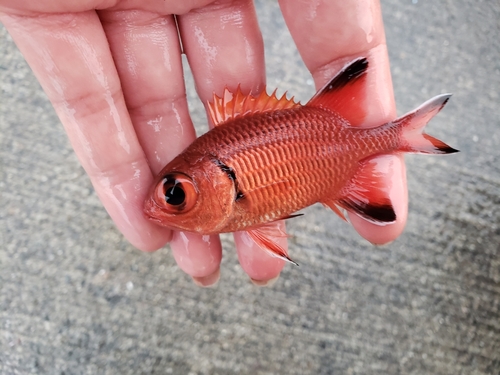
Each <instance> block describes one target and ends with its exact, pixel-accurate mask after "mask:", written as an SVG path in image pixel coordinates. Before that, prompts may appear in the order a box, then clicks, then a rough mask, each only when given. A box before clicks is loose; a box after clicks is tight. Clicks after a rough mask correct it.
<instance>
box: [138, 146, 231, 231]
mask: <svg viewBox="0 0 500 375" xmlns="http://www.w3.org/2000/svg"><path fill="white" fill-rule="evenodd" d="M234 196H235V192H234V184H233V182H232V181H231V180H230V179H229V178H228V176H227V174H226V173H224V171H223V170H221V168H220V167H219V166H218V165H217V164H216V163H215V162H214V160H213V158H211V157H210V156H208V155H196V154H193V153H191V154H181V155H179V156H178V157H176V158H175V159H174V160H172V161H171V162H170V163H169V164H168V165H167V166H165V168H163V170H162V171H161V172H160V173H159V174H158V176H157V178H156V180H155V182H154V184H153V186H152V188H151V191H150V193H149V195H148V196H147V198H146V201H145V203H144V212H145V214H146V216H147V217H148V218H149V219H150V220H152V221H153V222H155V223H157V224H159V225H161V226H164V227H168V228H171V229H176V230H182V231H188V232H196V233H200V234H209V233H220V232H221V230H222V229H223V228H224V226H225V225H226V223H227V221H228V220H229V219H230V217H231V213H232V211H233V205H234Z"/></svg>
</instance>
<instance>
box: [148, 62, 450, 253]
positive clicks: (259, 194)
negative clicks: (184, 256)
mask: <svg viewBox="0 0 500 375" xmlns="http://www.w3.org/2000/svg"><path fill="white" fill-rule="evenodd" d="M367 66H368V62H367V60H366V59H358V60H355V61H354V62H352V63H351V64H349V65H348V66H346V67H345V68H344V69H343V70H342V71H341V72H340V73H339V74H338V75H337V76H336V77H335V78H333V79H332V81H330V82H329V84H328V85H326V86H325V87H324V88H323V89H322V90H320V91H319V92H318V93H317V94H316V95H315V96H314V97H313V98H312V99H311V100H310V101H309V102H308V103H307V104H306V105H305V106H302V105H300V104H297V103H295V102H294V101H293V100H287V99H286V98H285V97H284V96H283V97H282V98H281V99H277V98H276V96H275V94H272V95H271V96H268V95H267V94H265V93H263V94H261V95H260V96H258V97H252V96H243V95H242V94H241V92H240V91H239V90H238V92H237V93H236V94H231V93H230V92H229V91H227V90H226V92H225V93H224V95H223V97H222V98H219V97H216V96H214V102H213V103H211V104H209V109H210V114H211V118H212V121H213V123H214V124H215V128H214V129H212V130H211V131H209V132H208V133H206V134H204V135H203V136H201V137H199V138H198V139H197V140H195V141H194V142H193V143H192V144H191V145H190V146H189V147H188V148H187V149H186V150H185V151H183V152H182V153H181V154H180V155H178V156H177V157H176V158H175V159H174V160H172V161H171V162H170V163H169V164H168V165H167V166H166V167H165V168H164V169H163V170H162V171H161V172H160V174H159V176H158V178H157V180H156V181H155V185H154V186H153V188H152V192H151V195H150V196H149V197H148V198H147V199H146V202H145V212H146V214H147V216H148V217H149V218H150V219H151V220H153V221H155V222H157V223H159V224H160V225H164V226H167V227H169V228H173V229H178V230H184V231H192V232H197V233H200V234H212V233H222V232H234V231H242V230H247V231H248V233H249V234H250V236H251V237H252V238H253V239H254V240H255V241H256V242H257V243H258V244H259V245H260V246H261V247H263V248H264V249H266V250H268V251H270V252H271V253H272V254H274V255H276V256H280V257H284V258H286V259H288V257H287V255H286V253H285V252H284V251H283V250H282V249H281V248H280V247H279V246H278V245H277V244H276V243H275V242H274V241H273V240H272V238H270V236H271V237H272V236H273V233H269V232H266V228H268V227H266V223H269V222H272V221H275V220H279V219H283V218H288V217H291V215H292V214H293V213H295V212H297V211H298V210H300V209H302V208H305V207H307V206H310V205H312V204H314V203H317V202H321V203H323V204H324V205H326V206H328V207H330V208H332V209H333V210H334V211H335V212H336V213H337V214H338V215H340V216H341V217H343V214H342V212H341V210H340V209H341V208H344V209H348V210H351V211H354V212H356V213H357V214H359V215H361V216H363V217H364V218H366V219H368V220H370V221H372V222H374V223H377V224H381V225H383V224H387V223H390V222H394V221H395V220H396V215H395V212H394V209H393V207H392V203H391V201H390V198H389V195H388V192H387V191H386V190H385V189H386V187H385V186H384V184H383V183H382V180H383V178H382V177H383V176H381V175H380V172H378V171H376V170H375V164H374V163H373V158H374V157H375V156H377V155H381V154H388V153H394V152H417V153H436V154H440V153H441V154H442V153H452V152H456V150H454V149H453V148H451V147H449V146H448V145H446V144H444V143H443V142H441V141H439V140H437V139H435V138H433V137H431V136H429V135H427V134H425V133H423V131H422V130H423V128H424V126H425V125H426V124H427V122H428V121H429V120H430V119H431V118H432V117H433V116H434V115H435V114H436V113H438V112H439V110H440V109H441V108H442V107H443V106H444V104H445V103H446V101H447V100H448V98H449V95H441V96H438V97H435V98H434V99H431V100H429V101H428V102H426V103H424V104H423V105H422V106H420V107H419V108H418V109H416V110H414V111H413V112H410V113H409V114H407V115H405V116H403V117H402V118H400V119H397V120H395V121H393V122H389V123H386V124H383V125H381V126H379V127H376V128H370V129H365V128H360V127H356V126H353V125H358V124H360V123H361V122H362V121H363V120H364V112H363V110H362V104H361V103H362V98H363V90H364V85H365V82H364V78H365V76H366V69H367Z"/></svg>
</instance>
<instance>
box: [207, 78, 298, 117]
mask: <svg viewBox="0 0 500 375" xmlns="http://www.w3.org/2000/svg"><path fill="white" fill-rule="evenodd" d="M207 106H208V113H209V115H210V119H211V120H212V123H213V124H214V126H217V125H220V124H223V123H224V122H227V121H229V120H231V119H233V118H235V117H238V116H244V115H247V114H252V113H257V112H267V111H276V110H280V109H290V108H297V107H301V104H300V103H296V102H295V101H294V100H293V97H292V98H290V99H287V97H286V93H284V94H283V96H282V97H281V98H279V99H278V97H277V96H276V90H274V91H273V93H272V94H271V95H268V94H267V93H266V90H263V91H262V92H261V93H260V94H259V95H257V96H253V95H251V94H249V95H244V94H243V93H242V92H241V88H240V86H239V85H238V88H237V89H236V93H234V94H233V93H232V92H231V91H229V90H228V89H227V87H226V88H225V89H224V93H223V94H222V96H221V97H219V96H217V95H216V94H215V93H214V97H213V100H212V102H211V103H210V102H209V103H207Z"/></svg>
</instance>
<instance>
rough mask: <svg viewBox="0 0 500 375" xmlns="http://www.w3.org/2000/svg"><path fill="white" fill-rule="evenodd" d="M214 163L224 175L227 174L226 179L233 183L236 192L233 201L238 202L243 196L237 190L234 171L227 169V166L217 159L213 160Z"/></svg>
mask: <svg viewBox="0 0 500 375" xmlns="http://www.w3.org/2000/svg"><path fill="white" fill-rule="evenodd" d="M214 163H215V164H216V165H217V166H218V167H219V168H220V169H221V170H222V172H224V173H225V174H227V177H229V179H230V180H231V181H233V183H234V189H235V191H236V195H235V198H234V200H235V201H239V200H240V199H242V198H244V197H245V195H244V194H243V192H242V191H241V190H239V188H238V180H237V179H236V173H234V169H233V168H231V167H229V166H227V165H226V164H224V163H223V162H222V161H220V160H219V159H214Z"/></svg>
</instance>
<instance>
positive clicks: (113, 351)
mask: <svg viewBox="0 0 500 375" xmlns="http://www.w3.org/2000/svg"><path fill="white" fill-rule="evenodd" d="M258 11H259V17H260V22H261V26H262V28H263V32H264V35H265V41H266V48H267V65H268V73H269V85H270V86H279V87H280V88H282V89H283V90H285V89H287V90H289V92H290V93H293V94H295V95H296V96H297V97H298V98H299V99H301V100H306V99H307V98H308V97H309V96H310V95H311V94H312V93H313V91H314V90H313V87H312V84H311V81H310V80H309V77H308V74H307V71H306V69H305V68H304V66H303V65H302V63H301V62H300V58H299V56H298V54H297V52H296V50H295V48H294V46H293V43H292V41H291V39H290V37H289V35H288V32H287V31H286V28H285V26H284V23H283V21H282V19H281V17H280V15H279V10H278V8H277V4H276V3H275V2H274V1H267V0H261V1H259V2H258ZM383 11H384V17H385V22H386V28H387V38H388V43H389V48H390V55H391V63H392V72H393V78H394V86H395V92H396V98H397V102H398V107H399V113H403V112H406V111H407V110H410V109H412V108H413V107H415V106H416V105H418V104H420V103H421V102H423V101H424V100H426V99H428V98H430V97H431V96H433V95H435V94H439V93H443V92H453V93H454V96H453V98H452V100H451V101H450V103H449V104H448V105H447V106H446V108H445V109H444V111H443V112H442V113H440V114H439V116H438V117H436V118H435V119H434V120H433V122H432V124H431V127H430V128H431V132H432V133H433V134H434V135H436V136H438V137H439V138H441V139H443V140H446V141H447V142H449V143H450V144H451V145H453V146H456V147H457V148H459V149H461V151H462V152H461V153H460V154H458V155H453V156H449V157H428V156H409V157H407V161H408V179H409V189H410V202H411V203H410V216H409V220H408V226H407V228H406V231H405V232H404V234H403V235H402V236H401V237H400V238H399V239H398V240H396V241H395V242H394V243H392V244H390V245H387V246H384V247H380V248H376V247H373V246H371V245H370V244H368V243H367V242H365V241H364V240H362V239H361V238H360V237H359V236H358V235H357V234H356V233H355V232H354V230H353V229H352V228H351V227H349V226H348V225H347V224H345V223H342V222H341V221H340V220H339V219H338V218H337V217H336V216H335V215H334V214H333V213H332V212H329V211H327V210H325V209H323V208H321V207H319V206H318V207H312V208H310V209H308V210H306V216H305V217H302V218H299V219H295V220H293V221H291V222H290V223H289V232H290V233H291V234H293V235H294V237H293V238H292V240H291V252H292V254H293V258H294V259H296V260H297V261H298V262H299V263H300V267H293V266H287V267H286V269H285V271H284V272H283V274H282V277H281V278H280V280H279V281H278V282H277V284H275V286H274V287H273V288H270V289H261V288H258V287H255V286H253V285H252V284H250V282H249V281H248V280H247V278H246V276H245V275H244V273H243V272H242V270H241V269H240V267H239V265H238V263H237V259H236V255H235V251H234V248H233V244H232V242H231V239H230V237H229V236H225V237H224V246H225V252H224V260H223V264H222V279H221V281H220V284H219V286H218V288H217V289H209V290H204V289H199V288H198V287H196V286H195V285H194V284H193V283H192V282H191V281H190V279H189V278H188V277H187V276H186V275H184V274H183V273H182V272H181V271H180V270H179V269H178V268H177V266H176V265H175V262H174V260H173V258H172V256H171V254H170V253H169V249H168V247H167V248H165V249H163V250H160V251H158V252H156V253H153V254H146V253H141V252H139V251H137V250H135V249H134V248H132V247H131V246H130V245H128V244H127V242H126V241H125V240H124V239H123V238H122V236H121V235H120V234H119V233H118V232H117V230H116V229H115V228H114V226H113V224H112V222H111V220H110V219H109V217H108V216H107V214H106V213H105V211H104V209H103V208H102V207H101V205H100V203H99V201H98V200H97V198H96V196H95V194H94V192H93V190H92V187H91V185H90V183H89V180H88V179H87V177H86V176H85V174H84V172H83V170H82V168H81V167H80V166H79V165H78V163H77V161H76V158H75V156H74V155H73V152H72V150H71V148H70V146H69V144H68V141H67V140H66V137H65V134H64V133H63V130H62V127H61V125H60V124H59V121H58V119H57V117H56V115H55V114H54V111H53V110H52V108H51V106H50V104H49V102H48V101H47V99H46V97H45V95H44V93H43V92H42V90H41V89H40V87H39V85H38V83H37V82H36V80H35V78H34V77H33V75H32V73H31V72H30V69H29V68H28V67H27V65H26V63H25V62H24V60H23V58H22V57H21V55H20V53H19V52H18V51H17V49H16V47H15V46H14V45H13V43H12V40H11V39H10V37H9V36H8V34H7V33H6V31H5V30H4V29H0V50H1V53H0V85H1V90H0V106H1V108H0V127H1V130H0V131H1V133H0V163H1V164H0V190H1V197H0V207H1V209H0V283H1V284H0V373H1V374H153V373H154V374H234V373H241V374H499V373H500V250H499V247H500V245H499V244H500V167H499V165H500V164H499V163H498V160H500V120H499V114H500V113H499V109H498V108H499V100H500V99H499V94H500V21H499V20H500V3H498V1H486V0H483V1H466V0H460V1H440V2H437V1H422V0H421V1H418V2H417V1H404V2H403V1H398V0H384V1H383ZM318 53H321V52H320V51H318ZM191 87H192V86H191ZM189 96H190V101H191V103H192V104H193V105H192V111H193V117H194V118H195V121H196V122H197V123H198V124H203V122H204V117H203V116H204V115H203V109H202V107H201V105H200V104H199V103H197V102H196V97H195V94H194V92H193V90H191V91H190V93H189Z"/></svg>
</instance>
